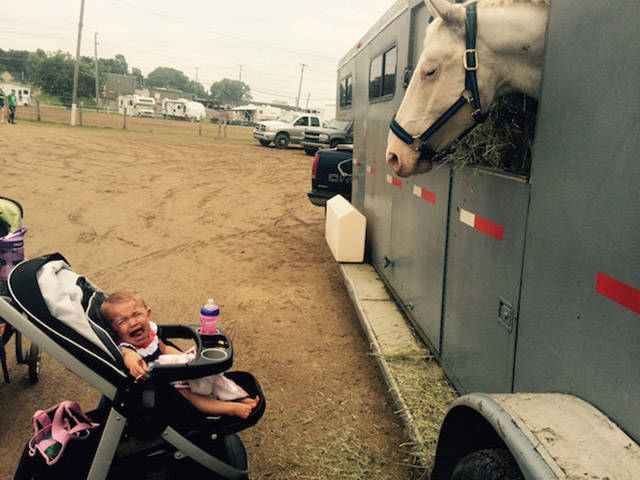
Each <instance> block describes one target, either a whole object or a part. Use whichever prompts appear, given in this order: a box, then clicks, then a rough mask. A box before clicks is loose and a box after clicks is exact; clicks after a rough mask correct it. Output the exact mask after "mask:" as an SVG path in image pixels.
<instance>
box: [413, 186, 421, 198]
mask: <svg viewBox="0 0 640 480" xmlns="http://www.w3.org/2000/svg"><path fill="white" fill-rule="evenodd" d="M413 194H414V195H415V196H416V197H420V198H422V187H419V186H418V185H414V186H413Z"/></svg>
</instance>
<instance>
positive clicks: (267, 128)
mask: <svg viewBox="0 0 640 480" xmlns="http://www.w3.org/2000/svg"><path fill="white" fill-rule="evenodd" d="M319 126H320V118H318V117H317V116H316V115H310V114H308V113H302V114H300V113H287V114H286V115H283V116H282V117H280V118H278V119H277V120H268V121H266V122H258V123H256V126H255V127H254V129H253V138H255V139H257V140H258V141H259V142H260V145H262V146H264V147H266V146H268V145H269V144H270V143H271V142H273V143H274V145H275V146H276V147H278V148H287V147H288V146H289V144H291V143H300V141H301V140H302V139H303V138H304V131H305V129H306V128H307V127H319Z"/></svg>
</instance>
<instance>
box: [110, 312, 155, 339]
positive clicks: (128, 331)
mask: <svg viewBox="0 0 640 480" xmlns="http://www.w3.org/2000/svg"><path fill="white" fill-rule="evenodd" d="M108 312H109V319H110V320H111V327H112V328H113V330H114V331H115V332H116V334H117V335H118V336H119V337H120V338H121V339H122V340H123V341H125V342H127V343H130V344H131V345H133V346H135V347H144V346H146V345H147V344H148V343H149V339H150V337H149V334H150V332H151V329H150V326H149V316H150V315H151V309H150V308H145V307H144V305H141V304H140V303H138V302H136V301H135V300H129V301H127V302H123V303H116V304H114V305H109V308H108Z"/></svg>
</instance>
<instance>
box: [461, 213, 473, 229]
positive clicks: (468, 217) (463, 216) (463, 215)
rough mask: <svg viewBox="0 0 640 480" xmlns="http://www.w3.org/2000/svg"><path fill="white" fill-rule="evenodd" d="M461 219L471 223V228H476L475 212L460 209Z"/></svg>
mask: <svg viewBox="0 0 640 480" xmlns="http://www.w3.org/2000/svg"><path fill="white" fill-rule="evenodd" d="M460 221H461V222H462V223H465V224H467V225H469V226H470V227H471V228H475V223H476V216H475V214H473V213H471V212H468V211H466V210H463V209H462V208H461V209H460Z"/></svg>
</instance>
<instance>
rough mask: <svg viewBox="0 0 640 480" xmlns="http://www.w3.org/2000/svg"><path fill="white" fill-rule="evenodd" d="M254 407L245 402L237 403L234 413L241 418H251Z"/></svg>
mask: <svg viewBox="0 0 640 480" xmlns="http://www.w3.org/2000/svg"><path fill="white" fill-rule="evenodd" d="M251 410H253V407H252V406H251V405H247V404H245V403H235V404H234V408H233V415H234V416H236V417H240V418H243V419H244V418H249V415H251Z"/></svg>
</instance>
